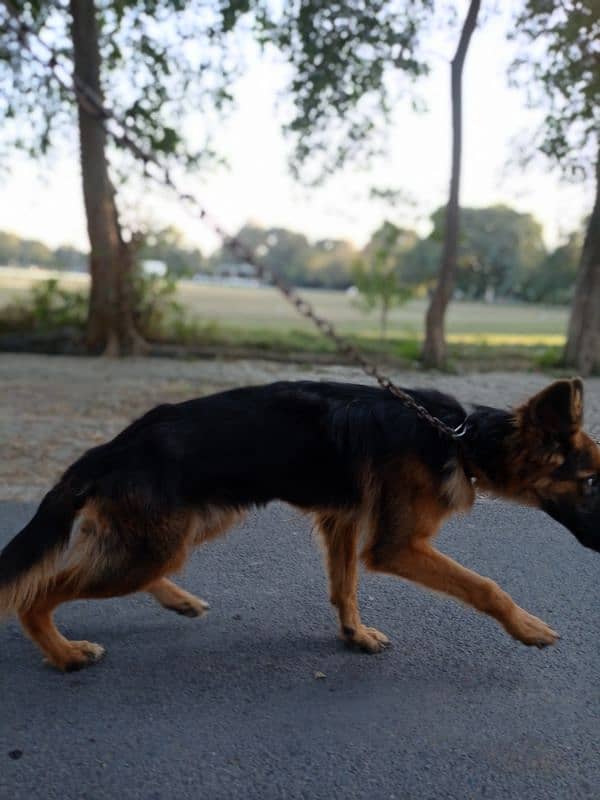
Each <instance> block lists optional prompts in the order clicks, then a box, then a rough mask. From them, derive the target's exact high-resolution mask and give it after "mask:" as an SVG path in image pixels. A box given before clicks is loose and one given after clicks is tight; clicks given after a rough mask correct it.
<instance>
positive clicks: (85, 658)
mask: <svg viewBox="0 0 600 800" xmlns="http://www.w3.org/2000/svg"><path fill="white" fill-rule="evenodd" d="M105 652H106V651H105V650H104V648H103V647H102V645H99V644H94V642H86V641H82V642H69V646H68V647H67V648H66V649H65V651H64V652H61V653H60V654H57V655H55V656H52V657H50V656H49V657H48V658H47V659H46V662H47V663H48V664H52V666H53V667H57V669H60V670H62V671H63V672H75V671H76V670H79V669H83V668H84V667H88V666H90V664H95V663H96V661H100V659H101V658H102V657H103V655H104V653H105Z"/></svg>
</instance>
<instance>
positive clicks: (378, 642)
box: [342, 625, 390, 653]
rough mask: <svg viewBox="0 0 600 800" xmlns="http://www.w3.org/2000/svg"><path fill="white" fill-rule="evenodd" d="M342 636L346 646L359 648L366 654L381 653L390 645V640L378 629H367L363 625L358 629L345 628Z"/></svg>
mask: <svg viewBox="0 0 600 800" xmlns="http://www.w3.org/2000/svg"><path fill="white" fill-rule="evenodd" d="M342 635H343V638H344V641H345V642H346V644H348V645H351V646H352V647H358V648H359V649H360V650H363V651H364V652H365V653H380V652H381V651H382V650H385V648H386V647H387V646H388V645H389V643H390V640H389V639H388V637H387V636H386V635H385V633H382V632H381V631H378V630H377V628H367V627H366V626H365V625H361V626H360V627H358V628H348V627H346V628H344V629H343V630H342Z"/></svg>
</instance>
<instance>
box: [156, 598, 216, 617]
mask: <svg viewBox="0 0 600 800" xmlns="http://www.w3.org/2000/svg"><path fill="white" fill-rule="evenodd" d="M165 608H168V609H169V610H171V611H175V612H176V613H177V614H182V615H183V616H184V617H201V616H202V615H203V614H205V613H206V612H207V611H208V609H209V608H210V606H209V605H208V603H206V602H205V601H204V600H201V599H200V598H199V597H196V596H195V595H193V594H190V595H187V597H185V598H182V599H181V600H180V601H178V602H177V603H173V604H169V605H168V606H165Z"/></svg>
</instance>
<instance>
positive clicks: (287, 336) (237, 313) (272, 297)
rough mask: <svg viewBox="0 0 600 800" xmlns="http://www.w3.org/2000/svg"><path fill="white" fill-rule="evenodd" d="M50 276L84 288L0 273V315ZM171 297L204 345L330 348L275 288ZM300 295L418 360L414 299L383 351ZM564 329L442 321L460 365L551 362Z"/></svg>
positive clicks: (535, 322) (466, 317) (320, 298)
mask: <svg viewBox="0 0 600 800" xmlns="http://www.w3.org/2000/svg"><path fill="white" fill-rule="evenodd" d="M49 277H59V278H60V281H61V284H62V285H64V286H65V287H68V288H70V289H74V290H84V289H86V288H87V285H88V279H87V276H85V275H77V274H66V275H65V274H61V273H51V272H48V271H44V270H17V269H0V308H1V307H2V306H5V305H7V304H9V303H11V302H13V301H15V300H17V299H18V298H19V296H21V297H23V296H25V295H26V294H27V292H28V291H29V289H30V288H31V286H32V285H33V284H34V283H35V282H37V281H41V280H47V279H48V278H49ZM177 293H178V300H179V302H180V303H181V304H182V306H183V307H184V309H185V312H186V315H187V318H188V320H189V322H190V323H192V324H197V325H198V326H199V327H198V329H199V330H200V331H203V336H204V339H205V340H206V341H209V342H215V343H216V342H222V343H225V344H228V343H229V344H231V345H237V346H240V345H244V344H248V345H251V346H257V347H262V348H265V349H267V348H269V347H271V346H273V345H274V344H275V345H276V346H279V347H280V348H283V349H285V348H286V347H287V348H289V349H299V350H310V351H320V352H326V351H329V349H330V348H329V347H328V346H327V344H326V343H324V342H323V341H322V339H320V337H318V336H317V335H313V330H312V327H311V325H310V323H308V322H306V321H305V320H303V319H301V318H300V317H299V316H298V314H297V312H296V311H295V310H294V309H293V308H292V307H291V306H290V305H289V304H288V303H286V301H285V300H284V298H282V297H281V296H280V294H279V293H278V292H277V291H276V290H275V289H272V288H261V289H258V288H240V287H226V286H214V285H204V284H199V283H194V282H191V281H181V282H180V283H179V284H178V289H177ZM302 294H303V296H305V297H306V298H307V299H308V300H310V302H311V303H313V304H314V306H315V308H316V309H317V311H318V312H319V313H321V314H322V315H323V316H325V317H327V318H328V319H330V320H331V321H332V322H333V323H335V325H336V326H337V327H338V328H339V330H340V331H341V332H342V333H344V334H347V335H350V336H352V337H353V338H354V337H356V339H358V340H360V341H361V343H363V344H364V345H365V346H366V347H367V348H368V349H378V350H381V351H382V352H384V353H385V352H388V353H389V354H390V355H399V356H405V357H407V358H412V357H416V354H417V352H418V342H419V340H420V338H421V335H422V327H423V317H424V313H425V300H423V299H420V300H412V301H410V302H409V303H407V304H406V305H404V306H401V307H399V308H396V309H394V310H393V311H392V312H391V314H390V318H389V335H388V341H387V342H386V343H384V344H383V345H382V344H381V342H380V339H379V330H378V317H377V314H376V313H368V314H367V313H364V312H363V311H362V310H361V309H360V308H359V307H358V305H357V303H356V301H355V300H352V299H351V298H350V297H348V296H347V295H346V294H345V293H343V292H331V291H318V290H303V291H302ZM566 324H567V309H565V308H556V307H544V306H537V305H536V306H534V305H508V304H506V305H505V304H496V305H490V304H485V303H471V302H455V303H453V304H452V305H451V307H450V310H449V315H448V339H449V342H450V343H451V345H452V346H453V350H454V355H455V356H457V357H459V358H462V357H464V356H465V354H466V353H467V351H472V352H473V353H475V354H479V355H481V356H484V355H485V357H487V358H489V351H490V350H492V351H495V352H497V354H498V355H499V356H502V357H505V356H509V357H513V356H514V357H521V356H523V357H525V359H526V360H527V359H529V358H532V359H533V360H534V361H537V362H539V361H540V360H541V361H542V362H544V360H547V362H548V363H551V362H552V359H553V358H554V357H555V356H556V354H557V352H558V350H559V348H560V347H561V346H562V344H563V343H564V335H565V328H566Z"/></svg>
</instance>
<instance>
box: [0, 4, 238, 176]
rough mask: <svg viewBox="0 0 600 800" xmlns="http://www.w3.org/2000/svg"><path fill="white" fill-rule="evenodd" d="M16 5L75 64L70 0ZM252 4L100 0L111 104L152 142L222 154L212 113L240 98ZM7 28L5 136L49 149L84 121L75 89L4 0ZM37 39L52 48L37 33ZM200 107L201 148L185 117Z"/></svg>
mask: <svg viewBox="0 0 600 800" xmlns="http://www.w3.org/2000/svg"><path fill="white" fill-rule="evenodd" d="M12 5H13V6H14V7H15V8H16V10H17V12H18V15H19V18H20V19H22V20H23V21H24V22H25V23H27V24H28V25H29V26H31V27H32V28H33V29H34V30H35V31H36V32H37V33H38V34H39V36H40V38H41V39H42V40H43V41H44V42H45V43H46V44H48V45H50V46H51V47H52V48H54V49H55V50H56V52H57V53H58V60H59V63H61V64H62V63H64V64H65V66H66V67H68V69H69V71H70V62H71V60H72V53H73V47H72V42H71V36H70V21H71V20H70V14H69V11H68V7H67V4H65V3H63V4H60V5H59V4H58V3H56V2H51V0H12ZM249 5H250V4H249V2H246V1H244V0H229V1H228V2H225V0H222V1H221V2H219V3H216V4H213V3H206V2H203V0H97V1H96V3H95V6H96V19H97V23H98V29H99V47H100V53H101V58H102V69H101V77H102V86H103V92H104V95H105V97H106V101H107V105H108V106H109V107H110V108H111V109H113V110H114V111H115V112H116V114H117V115H118V116H119V117H120V118H125V119H127V120H128V122H129V123H130V124H131V125H132V127H133V129H134V130H135V131H136V133H137V136H138V137H139V140H140V141H141V143H142V144H144V145H145V146H147V147H150V148H152V149H153V150H155V151H156V152H158V153H159V154H162V155H163V156H164V157H167V159H168V158H169V157H174V158H176V159H177V160H178V161H184V162H186V163H187V164H188V165H191V164H194V163H198V162H200V161H201V160H203V159H207V158H213V157H214V156H215V152H214V149H213V147H212V143H211V124H210V122H211V120H213V121H214V112H215V110H216V111H221V110H223V109H224V108H225V107H226V106H227V105H228V103H229V102H230V101H231V99H232V98H231V95H230V92H229V87H230V86H231V83H232V81H233V80H234V77H235V76H236V75H237V74H238V72H239V69H240V67H241V63H242V58H241V55H240V53H241V49H240V48H238V47H236V46H235V44H236V40H235V36H236V32H235V27H236V23H237V22H238V21H239V20H240V19H241V17H242V16H243V15H244V14H245V13H246V12H247V10H248V7H249ZM0 31H1V32H2V36H1V39H0V128H2V129H3V138H4V140H5V142H6V141H7V140H10V142H11V143H12V144H16V145H18V146H20V147H22V148H24V149H25V150H27V151H28V152H29V153H31V154H32V155H37V154H39V153H45V152H46V151H47V150H48V149H49V148H50V147H51V146H52V145H53V144H54V143H55V141H56V138H57V135H58V134H64V133H65V132H66V131H67V130H68V129H69V128H70V127H72V125H73V124H74V121H75V117H74V108H75V101H74V98H73V95H72V94H71V92H70V91H67V90H65V89H63V88H61V86H60V85H59V84H58V83H57V82H56V81H55V80H53V79H52V77H51V76H50V75H49V74H48V71H47V70H45V69H44V67H43V66H42V65H40V64H38V63H36V61H35V60H32V58H31V57H30V55H29V54H28V51H27V49H26V48H24V47H22V45H21V43H20V42H19V38H18V36H17V35H16V34H15V32H14V22H12V17H11V15H10V14H9V12H8V10H7V8H6V7H5V5H4V4H2V3H0ZM32 45H33V47H35V48H36V52H38V53H39V55H40V56H41V57H43V58H44V59H46V58H47V57H48V53H47V52H46V50H45V49H44V48H43V47H41V46H39V45H38V44H36V43H35V41H34V40H32ZM63 60H64V61H63ZM190 110H193V111H194V112H195V117H194V140H195V142H197V143H198V142H199V143H200V144H199V146H196V147H195V148H194V149H193V150H192V149H191V148H190V147H189V146H188V144H187V142H186V140H185V137H184V135H183V134H182V130H181V127H180V123H181V120H182V117H183V116H184V115H187V114H189V112H190ZM23 119H26V120H27V122H28V124H27V126H25V125H23V124H22V120H23Z"/></svg>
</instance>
